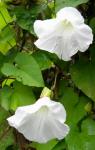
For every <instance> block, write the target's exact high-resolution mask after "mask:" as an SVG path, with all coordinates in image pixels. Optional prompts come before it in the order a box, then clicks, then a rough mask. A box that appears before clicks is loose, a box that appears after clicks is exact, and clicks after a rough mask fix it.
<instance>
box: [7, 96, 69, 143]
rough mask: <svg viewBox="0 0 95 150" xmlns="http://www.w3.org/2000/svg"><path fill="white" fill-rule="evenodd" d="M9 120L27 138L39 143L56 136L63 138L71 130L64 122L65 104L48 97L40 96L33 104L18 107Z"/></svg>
mask: <svg viewBox="0 0 95 150" xmlns="http://www.w3.org/2000/svg"><path fill="white" fill-rule="evenodd" d="M7 120H8V123H9V124H10V126H12V127H14V128H16V129H17V130H18V131H19V132H20V133H22V134H23V135H24V136H25V138H26V139H28V140H29V141H35V142H38V143H46V142H48V141H49V140H51V139H54V138H57V139H59V140H61V139H63V138H64V137H65V136H66V135H67V134H68V132H69V127H68V126H67V125H66V124H64V122H65V120H66V112H65V108H64V106H63V105H62V104H61V103H59V102H55V101H52V100H50V98H48V97H43V98H40V99H39V100H38V101H37V102H36V103H35V104H33V105H29V106H24V107H19V108H17V110H16V112H15V115H13V116H11V117H9V118H8V119H7Z"/></svg>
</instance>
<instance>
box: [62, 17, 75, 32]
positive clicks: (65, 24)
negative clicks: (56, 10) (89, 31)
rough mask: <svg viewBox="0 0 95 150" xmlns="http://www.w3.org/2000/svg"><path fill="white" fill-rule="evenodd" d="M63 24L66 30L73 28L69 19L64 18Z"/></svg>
mask: <svg viewBox="0 0 95 150" xmlns="http://www.w3.org/2000/svg"><path fill="white" fill-rule="evenodd" d="M62 25H63V27H64V29H65V30H71V29H72V28H73V25H72V23H71V22H70V21H68V20H67V19H64V20H62Z"/></svg>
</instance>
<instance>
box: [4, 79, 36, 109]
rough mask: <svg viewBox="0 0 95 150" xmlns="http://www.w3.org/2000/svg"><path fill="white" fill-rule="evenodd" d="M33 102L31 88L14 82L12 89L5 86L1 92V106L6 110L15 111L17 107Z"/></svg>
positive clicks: (33, 97)
mask: <svg viewBox="0 0 95 150" xmlns="http://www.w3.org/2000/svg"><path fill="white" fill-rule="evenodd" d="M34 102H35V96H34V94H33V91H32V88H31V87H28V86H25V85H22V84H21V83H18V82H14V83H13V88H10V87H8V86H5V87H4V88H3V89H2V90H1V105H2V107H4V108H5V109H6V110H16V108H17V107H19V106H25V105H30V104H33V103H34Z"/></svg>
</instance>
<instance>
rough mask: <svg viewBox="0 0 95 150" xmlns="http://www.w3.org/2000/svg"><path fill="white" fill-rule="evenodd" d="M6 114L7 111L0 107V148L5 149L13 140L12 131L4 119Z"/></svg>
mask: <svg viewBox="0 0 95 150" xmlns="http://www.w3.org/2000/svg"><path fill="white" fill-rule="evenodd" d="M8 116H9V113H8V112H7V111H5V110H4V109H2V107H0V129H1V130H0V150H5V149H6V148H7V147H8V146H9V145H11V144H13V142H14V138H13V135H12V132H11V130H9V129H8V128H9V126H8V124H7V121H6V118H7V117H8Z"/></svg>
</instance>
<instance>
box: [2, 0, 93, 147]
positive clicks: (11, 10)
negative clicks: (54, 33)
mask: <svg viewBox="0 0 95 150" xmlns="http://www.w3.org/2000/svg"><path fill="white" fill-rule="evenodd" d="M65 6H73V7H77V8H78V9H79V10H80V11H81V12H82V14H83V16H84V18H85V21H86V23H87V24H88V25H90V27H91V28H92V29H93V33H95V2H94V0H54V1H52V0H47V1H46V0H2V2H0V150H95V46H94V43H95V41H94V42H93V44H92V45H91V46H90V48H89V49H88V50H87V51H86V52H85V53H80V52H78V53H77V54H76V55H75V56H73V58H72V60H71V61H69V62H65V61H62V60H60V59H59V58H58V57H57V56H56V55H55V54H50V53H48V52H45V51H41V50H38V49H37V48H36V47H35V45H34V41H35V40H36V39H37V37H36V35H35V33H34V30H33V23H34V21H35V20H36V19H47V18H52V17H54V16H55V13H56V12H57V11H58V10H59V9H60V8H63V7H65ZM45 86H47V87H48V88H50V89H52V90H53V99H54V100H57V101H60V102H61V103H62V104H64V106H65V108H66V111H67V124H68V125H69V126H70V133H69V134H68V136H67V137H66V138H65V139H64V140H62V141H57V140H53V141H50V142H49V143H47V144H38V143H35V142H28V141H26V140H25V139H24V137H23V136H22V135H20V134H19V133H18V132H17V131H15V130H14V129H12V128H10V127H9V126H8V124H7V121H6V118H7V117H8V116H10V115H12V114H13V113H14V111H15V110H16V108H17V107H18V106H23V105H28V104H32V103H34V102H35V101H36V100H37V99H38V98H39V97H40V93H41V91H42V89H43V87H45Z"/></svg>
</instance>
